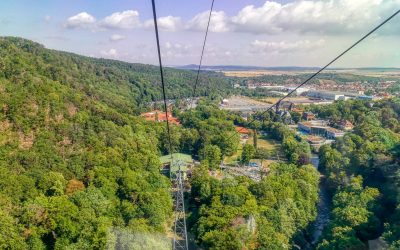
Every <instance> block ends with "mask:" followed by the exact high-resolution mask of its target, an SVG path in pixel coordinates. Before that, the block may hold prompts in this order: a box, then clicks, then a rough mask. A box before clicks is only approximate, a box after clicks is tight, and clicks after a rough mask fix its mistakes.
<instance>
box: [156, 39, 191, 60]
mask: <svg viewBox="0 0 400 250" xmlns="http://www.w3.org/2000/svg"><path fill="white" fill-rule="evenodd" d="M162 51H163V54H164V56H166V57H169V58H178V57H191V56H192V55H191V52H192V46H191V45H188V44H181V43H171V42H166V43H165V44H164V46H163V48H162Z"/></svg>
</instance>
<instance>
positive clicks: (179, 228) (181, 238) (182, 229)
mask: <svg viewBox="0 0 400 250" xmlns="http://www.w3.org/2000/svg"><path fill="white" fill-rule="evenodd" d="M181 249H182V250H188V249H189V248H188V240H187V233H186V216H185V197H184V195H183V173H182V171H181V164H179V170H178V173H177V174H176V179H175V234H174V243H173V250H181Z"/></svg>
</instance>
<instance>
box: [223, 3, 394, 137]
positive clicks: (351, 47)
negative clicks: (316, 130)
mask: <svg viewBox="0 0 400 250" xmlns="http://www.w3.org/2000/svg"><path fill="white" fill-rule="evenodd" d="M399 13H400V10H397V11H396V12H395V13H394V14H393V15H391V16H390V17H388V18H386V19H385V20H384V21H383V22H382V23H380V24H379V25H378V26H376V27H375V28H374V29H372V30H371V31H370V32H368V33H367V34H366V35H364V36H363V37H362V38H360V39H359V40H358V41H357V42H355V43H354V44H353V45H351V46H350V47H349V48H348V49H346V50H345V51H343V52H342V53H341V54H339V55H338V56H337V57H335V58H334V59H333V60H332V61H330V62H329V63H328V64H326V65H325V66H324V67H322V68H321V69H320V70H318V71H317V72H316V73H314V74H313V75H311V76H310V77H309V78H307V79H306V80H305V81H304V82H302V83H301V84H300V85H298V86H297V87H296V88H294V89H293V90H292V91H290V92H289V93H288V94H287V95H285V96H284V97H282V98H281V99H279V100H278V101H277V102H275V103H274V104H273V105H272V106H270V107H269V108H268V109H267V110H265V111H264V112H262V113H261V115H264V114H266V113H267V112H269V111H271V110H272V109H273V108H274V107H275V106H276V107H279V106H278V105H279V104H280V102H282V101H283V100H285V99H286V98H288V97H289V96H290V95H292V94H293V93H294V92H295V91H296V90H298V89H299V88H301V87H302V86H303V85H305V84H307V83H308V82H309V81H311V80H312V79H313V78H314V77H316V76H317V75H319V74H320V73H321V72H322V71H323V70H325V69H326V68H328V67H329V66H330V65H331V64H333V63H334V62H336V61H337V60H338V59H339V58H341V57H342V56H344V55H345V54H346V53H347V52H349V51H350V50H351V49H353V48H354V47H356V46H357V45H358V44H359V43H361V42H362V41H364V40H365V39H366V38H367V37H369V36H370V35H372V34H373V33H374V32H375V31H377V30H378V29H380V28H381V27H382V26H383V25H385V24H386V23H387V22H389V21H390V20H391V19H393V18H394V17H395V16H397V15H398V14H399ZM255 121H256V120H255V119H253V120H252V121H251V122H250V123H249V124H247V125H248V126H250V125H251V124H253V123H254V122H255ZM242 130H243V128H241V129H239V130H238V131H235V133H234V134H233V135H232V136H230V137H229V138H228V140H230V139H231V138H232V137H233V136H235V134H236V133H240V132H242Z"/></svg>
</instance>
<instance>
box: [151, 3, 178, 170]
mask: <svg viewBox="0 0 400 250" xmlns="http://www.w3.org/2000/svg"><path fill="white" fill-rule="evenodd" d="M151 3H152V6H153V18H154V30H155V33H156V40H157V52H158V63H159V65H160V76H161V85H162V93H163V99H164V109H165V116H166V120H167V133H168V144H169V153H170V154H171V159H172V153H173V152H172V143H171V129H170V125H169V116H168V105H167V95H166V93H165V92H166V91H165V82H164V71H163V65H162V60H161V49H160V37H159V34H158V23H157V12H156V3H155V0H152V1H151ZM171 163H172V162H171Z"/></svg>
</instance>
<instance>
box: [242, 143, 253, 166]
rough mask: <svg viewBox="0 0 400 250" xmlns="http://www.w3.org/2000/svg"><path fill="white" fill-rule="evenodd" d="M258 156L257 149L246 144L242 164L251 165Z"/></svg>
mask: <svg viewBox="0 0 400 250" xmlns="http://www.w3.org/2000/svg"><path fill="white" fill-rule="evenodd" d="M255 154H256V149H255V148H254V146H253V145H250V144H246V145H244V146H243V151H242V156H241V162H242V163H243V164H249V162H250V160H251V159H253V158H254V156H255Z"/></svg>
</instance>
